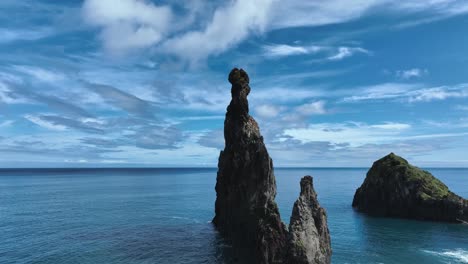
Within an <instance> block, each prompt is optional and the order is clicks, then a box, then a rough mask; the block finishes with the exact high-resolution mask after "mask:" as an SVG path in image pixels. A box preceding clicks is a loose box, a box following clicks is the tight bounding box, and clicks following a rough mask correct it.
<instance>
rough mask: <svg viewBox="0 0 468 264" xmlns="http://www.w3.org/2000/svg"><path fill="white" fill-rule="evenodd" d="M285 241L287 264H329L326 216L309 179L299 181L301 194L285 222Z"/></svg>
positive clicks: (311, 179) (329, 251)
mask: <svg viewBox="0 0 468 264" xmlns="http://www.w3.org/2000/svg"><path fill="white" fill-rule="evenodd" d="M289 238H290V239H289V241H290V243H291V245H290V246H291V247H290V248H291V252H290V260H291V262H290V263H297V264H307V263H330V261H331V260H330V257H331V246H330V244H331V242H330V233H329V232H328V225H327V214H326V213H325V209H323V208H322V207H320V205H319V203H318V200H317V194H316V193H315V190H314V186H313V178H312V177H311V176H305V177H304V178H302V180H301V194H300V196H299V198H298V199H297V201H296V202H295V203H294V207H293V211H292V215H291V220H290V221H289ZM305 245H307V247H306V246H305Z"/></svg>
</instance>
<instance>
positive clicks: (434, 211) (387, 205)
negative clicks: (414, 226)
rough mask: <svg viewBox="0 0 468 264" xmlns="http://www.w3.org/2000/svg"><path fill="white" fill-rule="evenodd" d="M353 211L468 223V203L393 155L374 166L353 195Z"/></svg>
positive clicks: (432, 177) (438, 181) (435, 179)
mask: <svg viewBox="0 0 468 264" xmlns="http://www.w3.org/2000/svg"><path fill="white" fill-rule="evenodd" d="M353 207H354V208H355V209H356V210H358V211H360V212H364V213H369V214H372V215H378V216H387V217H401V218H411V219H418V220H432V221H447V222H466V221H468V200H465V199H463V198H462V197H460V196H458V195H456V194H454V193H452V192H451V191H450V190H449V189H448V187H447V186H446V185H445V184H444V183H442V182H441V181H440V180H438V179H437V178H435V177H434V176H432V174H430V173H429V172H427V171H424V170H421V169H419V168H417V167H415V166H412V165H411V164H409V163H408V161H406V160H405V159H403V158H401V157H399V156H397V155H395V154H393V153H391V154H389V155H387V156H385V157H383V158H382V159H380V160H378V161H376V162H374V164H373V165H372V168H371V169H370V170H369V172H368V173H367V176H366V179H365V180H364V183H363V184H362V186H361V187H359V188H358V189H357V190H356V194H355V195H354V200H353Z"/></svg>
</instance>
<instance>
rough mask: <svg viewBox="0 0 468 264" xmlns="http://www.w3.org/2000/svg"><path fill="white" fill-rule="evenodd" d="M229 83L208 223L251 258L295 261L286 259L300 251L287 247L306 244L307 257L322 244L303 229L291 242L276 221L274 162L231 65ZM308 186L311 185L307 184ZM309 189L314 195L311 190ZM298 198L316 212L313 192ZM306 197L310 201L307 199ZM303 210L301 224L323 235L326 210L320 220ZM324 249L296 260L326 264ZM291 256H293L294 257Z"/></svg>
mask: <svg viewBox="0 0 468 264" xmlns="http://www.w3.org/2000/svg"><path fill="white" fill-rule="evenodd" d="M229 82H230V83H231V84H232V88H231V96H232V100H231V103H230V104H229V106H228V108H227V113H226V119H225V122H224V138H225V143H226V144H225V148H224V150H223V151H221V154H220V156H219V163H218V176H217V181H216V194H217V197H216V203H215V214H216V215H215V217H214V219H213V223H214V225H215V226H216V228H217V229H218V230H219V231H220V233H221V234H222V235H223V236H224V237H225V238H227V239H228V240H229V241H230V242H232V244H233V247H234V248H235V250H236V249H238V251H239V254H242V255H246V256H248V257H247V258H248V260H249V261H250V262H251V263H264V264H267V263H296V262H294V261H292V260H291V252H299V250H293V249H292V247H294V245H300V246H301V247H302V248H304V247H305V249H306V252H307V253H306V254H305V255H303V256H304V258H306V257H309V256H310V255H311V254H308V253H310V252H311V251H314V252H315V251H316V250H317V249H318V250H321V248H320V247H318V248H317V247H316V246H317V245H315V244H314V245H312V247H310V246H309V245H308V240H310V239H312V236H317V237H318V236H320V234H319V233H317V234H315V233H314V234H309V233H307V236H305V239H307V240H304V241H302V239H303V237H299V238H297V239H296V240H295V242H296V244H293V243H291V242H290V239H291V236H290V234H289V233H288V231H287V229H286V226H285V225H284V223H283V222H282V221H281V218H280V214H279V210H278V206H277V204H276V202H275V196H276V180H275V176H274V173H273V162H272V160H271V158H270V156H269V155H268V151H267V149H266V147H265V144H264V143H263V137H262V136H261V134H260V129H259V127H258V124H257V122H256V121H255V120H254V119H253V118H252V117H251V116H250V115H249V103H248V100H247V96H248V95H249V93H250V86H249V77H248V75H247V73H246V72H245V71H244V70H242V69H240V70H239V69H237V68H235V69H233V70H232V71H231V73H230V74H229ZM304 188H307V187H304ZM310 188H312V190H313V187H312V185H310ZM313 193H314V194H315V192H314V191H313ZM301 197H302V198H299V199H303V200H304V206H305V207H310V208H309V209H308V210H309V211H310V212H312V214H314V216H315V214H317V213H316V210H317V208H319V209H321V208H320V207H319V205H318V202H317V200H316V197H315V196H313V195H304V196H303V195H301ZM308 199H311V200H310V201H306V200H308ZM315 207H317V208H315ZM301 210H302V209H301ZM321 210H323V209H321ZM305 214H306V215H307V218H304V219H302V218H301V219H298V221H299V222H301V221H305V222H301V223H302V226H304V228H305V229H307V230H309V228H312V229H314V228H315V230H320V232H322V231H323V232H325V231H326V232H327V235H328V228H327V223H326V217H325V215H323V217H322V218H320V217H319V218H317V219H320V220H314V216H312V217H308V216H309V215H308V214H307V213H305ZM320 221H321V222H320ZM316 222H317V223H316ZM316 224H319V227H318V228H317V227H315V225H316ZM310 225H313V226H314V227H311V226H310ZM306 232H308V231H306ZM324 236H325V235H324ZM299 240H301V241H299ZM320 241H322V240H320ZM323 241H324V242H323V243H328V244H327V245H325V247H327V246H328V248H329V247H330V240H329V237H328V240H323ZM307 254H308V255H307ZM317 254H319V253H317ZM320 254H321V253H320ZM324 254H328V256H327V257H323V258H316V259H313V260H310V261H309V260H308V259H306V260H305V262H298V263H329V259H330V254H331V251H327V252H325V253H324ZM296 255H298V254H296ZM312 255H314V256H315V254H312ZM295 257H296V258H295V260H296V259H297V256H295Z"/></svg>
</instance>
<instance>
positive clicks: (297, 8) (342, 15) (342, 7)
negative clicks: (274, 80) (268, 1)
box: [271, 0, 468, 28]
mask: <svg viewBox="0 0 468 264" xmlns="http://www.w3.org/2000/svg"><path fill="white" fill-rule="evenodd" d="M370 11H375V12H389V13H402V12H406V13H411V12H427V13H429V16H431V15H433V14H437V15H444V16H447V17H448V16H453V15H458V14H462V13H467V12H468V3H467V2H466V1H465V0H407V1H392V0H355V1H349V0H329V1H320V0H310V1H301V0H290V1H281V2H280V1H279V0H278V1H276V2H275V6H274V9H273V15H272V16H273V18H272V19H271V21H272V28H288V27H300V26H320V25H327V24H336V23H343V22H347V21H350V20H353V19H357V18H359V17H361V16H364V15H366V14H367V13H369V12H370Z"/></svg>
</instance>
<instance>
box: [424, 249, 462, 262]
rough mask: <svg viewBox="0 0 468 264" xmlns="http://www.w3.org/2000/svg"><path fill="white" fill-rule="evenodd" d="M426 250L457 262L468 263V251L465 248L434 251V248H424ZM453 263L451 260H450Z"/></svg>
mask: <svg viewBox="0 0 468 264" xmlns="http://www.w3.org/2000/svg"><path fill="white" fill-rule="evenodd" d="M423 251H424V252H426V253H428V254H432V255H437V256H441V257H444V258H446V259H450V260H452V261H457V263H468V251H467V250H463V249H455V250H445V251H440V252H437V251H432V250H423ZM448 263H451V262H448Z"/></svg>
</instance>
